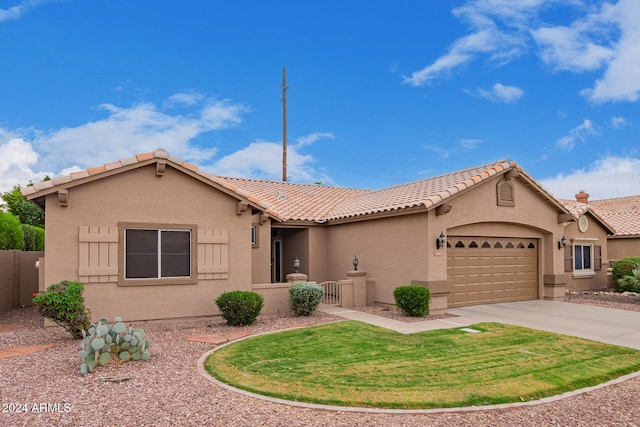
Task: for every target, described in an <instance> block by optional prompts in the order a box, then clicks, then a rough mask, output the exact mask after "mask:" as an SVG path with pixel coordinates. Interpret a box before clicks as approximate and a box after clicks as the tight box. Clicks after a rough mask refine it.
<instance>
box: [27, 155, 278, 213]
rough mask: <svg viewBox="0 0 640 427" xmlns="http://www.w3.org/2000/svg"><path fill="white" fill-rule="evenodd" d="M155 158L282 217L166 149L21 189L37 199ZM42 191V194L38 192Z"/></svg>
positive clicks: (253, 198)
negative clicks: (61, 188) (188, 171)
mask: <svg viewBox="0 0 640 427" xmlns="http://www.w3.org/2000/svg"><path fill="white" fill-rule="evenodd" d="M154 159H162V160H168V161H170V162H173V163H175V164H176V165H178V166H181V167H183V168H186V169H189V170H191V171H194V172H195V173H197V174H198V175H200V176H202V177H204V178H205V179H207V180H209V181H210V182H211V183H213V184H215V185H218V186H220V187H224V188H226V189H228V190H230V191H231V192H233V193H236V194H237V196H238V197H240V198H245V199H248V200H249V201H251V203H253V204H254V205H255V206H256V207H257V208H259V209H262V210H264V211H265V212H267V213H268V214H269V215H271V216H273V217H274V218H277V219H280V218H279V217H278V215H277V212H276V211H269V210H268V208H269V207H268V206H266V205H265V204H264V203H263V202H262V201H261V200H259V198H256V197H252V196H250V195H249V194H247V193H246V192H244V191H243V190H242V189H238V188H236V187H235V186H233V185H230V184H229V183H228V182H227V181H224V180H221V179H219V178H218V177H215V176H213V175H211V174H209V173H207V172H205V171H203V170H201V169H200V168H198V167H197V166H196V165H194V164H191V163H187V162H185V161H183V160H182V159H180V158H178V157H175V156H170V155H169V153H168V152H167V151H166V150H164V149H161V148H159V149H157V150H155V151H152V152H148V153H142V154H136V155H135V156H134V157H128V158H124V159H120V160H117V161H115V162H110V163H107V164H104V165H102V166H97V167H93V168H89V169H87V170H83V171H78V172H72V173H71V174H70V175H67V176H62V177H56V178H53V179H52V180H50V181H43V182H38V183H36V184H34V185H32V186H29V187H23V188H21V189H20V191H21V192H22V194H23V195H24V196H30V198H32V199H35V198H38V197H40V196H43V195H45V194H48V193H51V192H52V191H56V190H55V188H56V187H58V186H62V185H65V184H66V185H65V188H68V187H70V186H73V185H75V183H74V181H76V182H77V184H79V183H81V182H82V181H81V180H83V179H85V178H89V177H91V179H93V178H99V177H100V175H101V174H104V173H105V172H111V171H117V169H120V168H124V167H125V166H130V165H136V164H138V163H143V162H147V161H150V160H151V161H152V160H154ZM38 193H40V194H38Z"/></svg>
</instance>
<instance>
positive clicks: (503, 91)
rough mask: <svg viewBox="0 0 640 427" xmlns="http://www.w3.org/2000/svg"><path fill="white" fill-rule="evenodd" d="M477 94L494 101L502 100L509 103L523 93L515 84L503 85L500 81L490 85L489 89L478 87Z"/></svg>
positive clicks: (520, 96)
mask: <svg viewBox="0 0 640 427" xmlns="http://www.w3.org/2000/svg"><path fill="white" fill-rule="evenodd" d="M478 94H479V95H480V96H481V97H483V98H486V99H489V100H491V101H494V102H504V103H505V104H511V103H513V102H515V101H517V100H518V99H520V98H522V96H523V95H524V90H522V89H520V88H519V87H517V86H505V85H503V84H500V83H496V84H494V85H493V86H492V87H491V90H484V89H479V90H478Z"/></svg>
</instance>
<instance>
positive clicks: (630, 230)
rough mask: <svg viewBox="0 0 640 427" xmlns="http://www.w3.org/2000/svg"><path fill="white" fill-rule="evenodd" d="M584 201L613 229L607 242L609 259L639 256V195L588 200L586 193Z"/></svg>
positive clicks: (616, 259)
mask: <svg viewBox="0 0 640 427" xmlns="http://www.w3.org/2000/svg"><path fill="white" fill-rule="evenodd" d="M585 203H587V204H588V205H589V207H590V208H591V209H593V210H594V211H595V212H597V213H598V214H599V215H600V216H601V217H602V218H603V219H604V220H605V221H607V223H608V224H610V225H611V228H613V230H614V232H613V233H612V234H611V235H610V236H609V240H608V242H607V246H608V249H609V260H611V261H618V260H620V259H622V258H626V257H630V256H640V196H628V197H619V198H614V199H604V200H593V201H589V200H588V195H587V200H585Z"/></svg>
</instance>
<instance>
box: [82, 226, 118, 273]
mask: <svg viewBox="0 0 640 427" xmlns="http://www.w3.org/2000/svg"><path fill="white" fill-rule="evenodd" d="M78 244H79V250H78V255H79V259H78V276H79V280H80V281H81V282H84V283H91V282H117V281H118V227H99V226H80V227H78Z"/></svg>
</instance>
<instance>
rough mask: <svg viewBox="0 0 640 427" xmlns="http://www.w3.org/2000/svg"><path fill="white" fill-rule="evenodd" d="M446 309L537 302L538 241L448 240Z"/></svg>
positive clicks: (504, 239)
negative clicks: (448, 286)
mask: <svg viewBox="0 0 640 427" xmlns="http://www.w3.org/2000/svg"><path fill="white" fill-rule="evenodd" d="M447 240H448V241H447V254H448V257H447V273H448V276H449V280H451V282H452V283H453V290H452V292H451V294H450V295H449V307H465V306H470V305H478V304H494V303H499V302H511V301H526V300H532V299H537V298H538V240H537V239H510V238H495V237H491V238H489V237H486V238H485V237H452V236H449V238H448V239H447Z"/></svg>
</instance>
